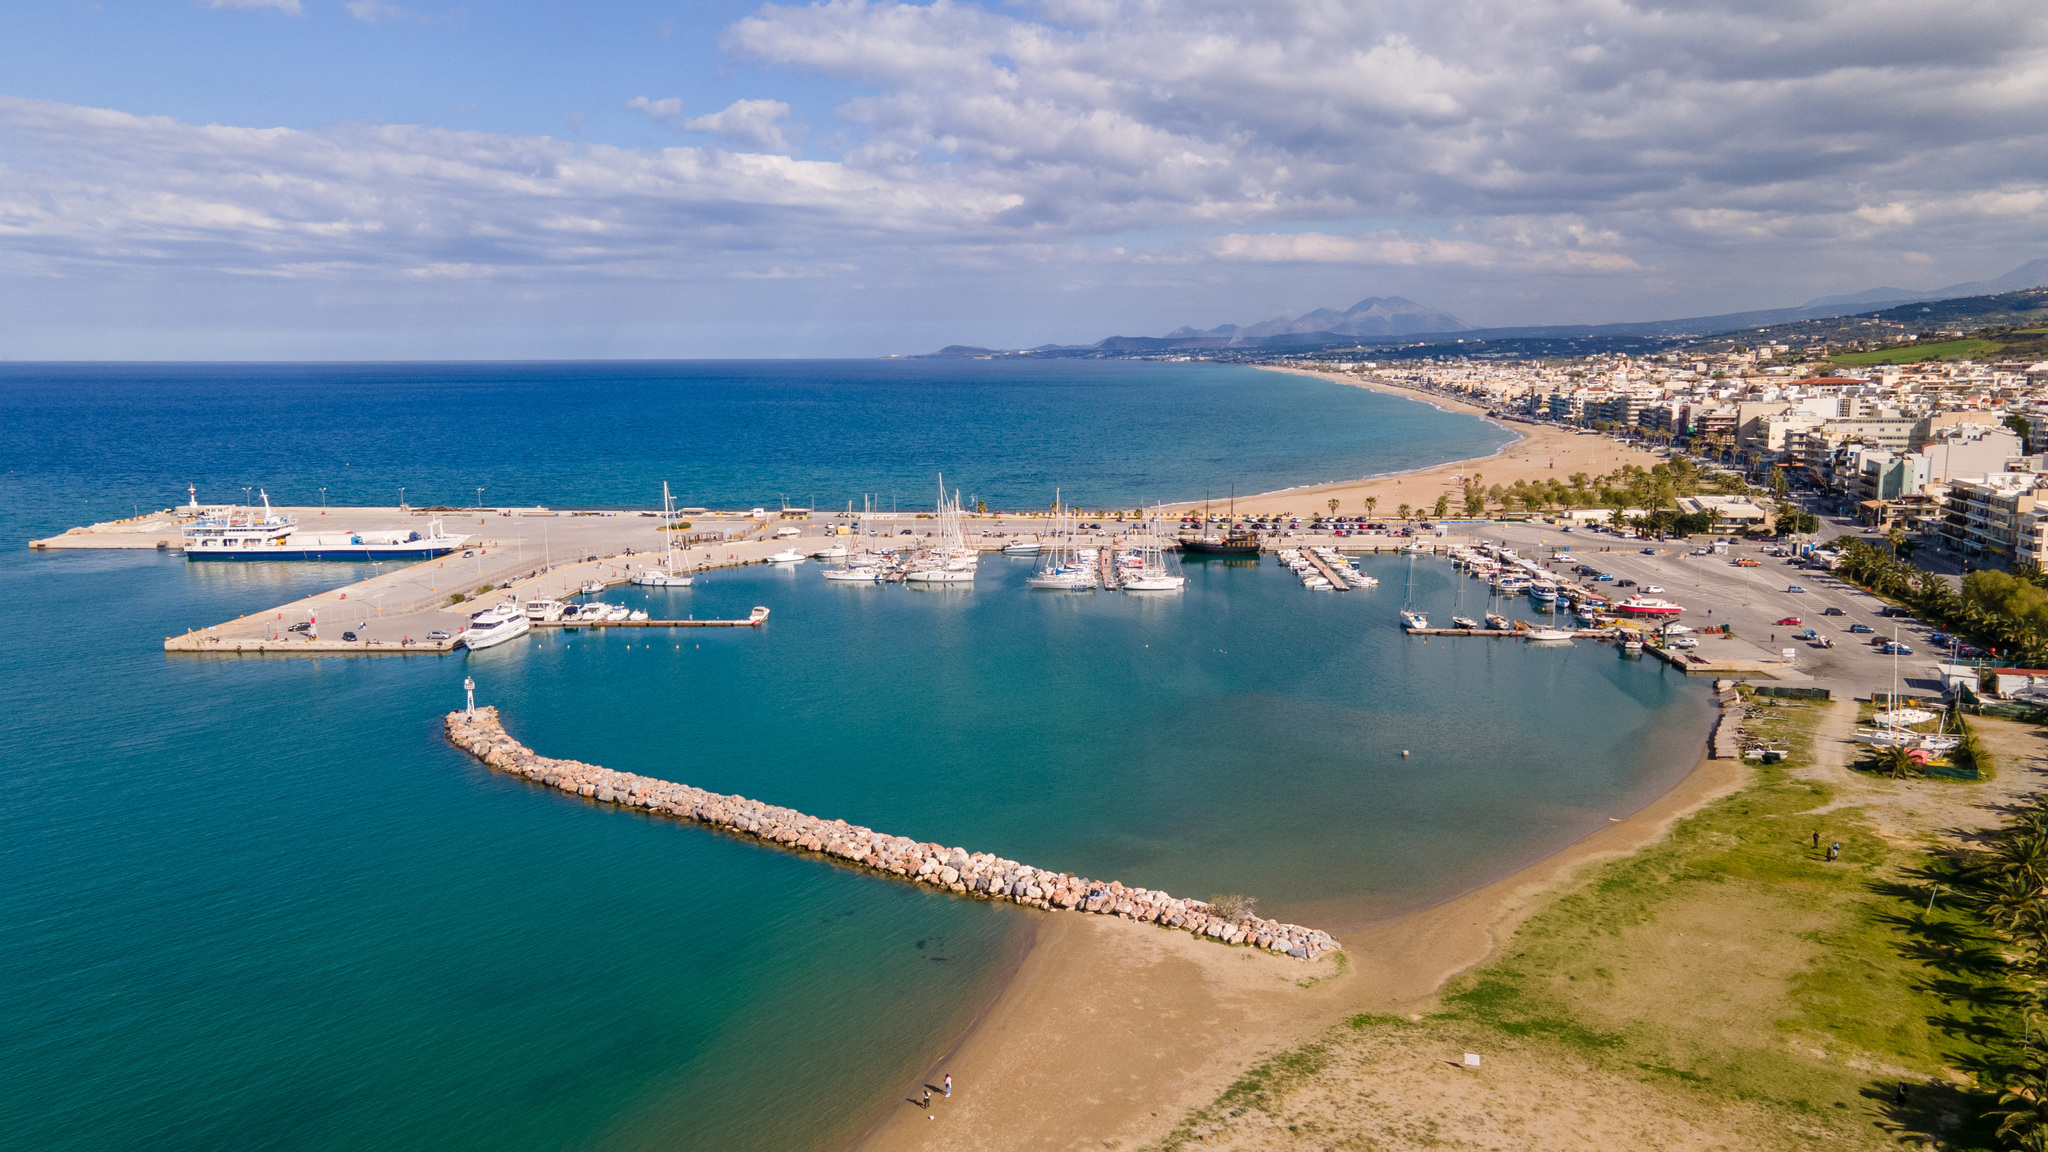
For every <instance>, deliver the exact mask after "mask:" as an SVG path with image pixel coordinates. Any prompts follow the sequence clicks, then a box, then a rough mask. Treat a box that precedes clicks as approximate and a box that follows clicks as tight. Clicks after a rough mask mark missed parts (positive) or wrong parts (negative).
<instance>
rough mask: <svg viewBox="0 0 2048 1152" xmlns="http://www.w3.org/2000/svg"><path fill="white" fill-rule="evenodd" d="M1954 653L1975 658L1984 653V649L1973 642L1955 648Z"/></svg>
mask: <svg viewBox="0 0 2048 1152" xmlns="http://www.w3.org/2000/svg"><path fill="white" fill-rule="evenodd" d="M1956 655H1958V656H1968V657H1971V658H1973V659H1974V658H1975V657H1978V656H1982V655H1984V650H1983V649H1982V648H1979V647H1977V646H1976V645H1975V644H1964V645H1960V646H1959V647H1957V648H1956Z"/></svg>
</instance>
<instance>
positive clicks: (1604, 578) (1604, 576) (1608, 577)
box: [1593, 572, 1614, 584]
mask: <svg viewBox="0 0 2048 1152" xmlns="http://www.w3.org/2000/svg"><path fill="white" fill-rule="evenodd" d="M1612 579H1614V573H1612V572H1602V573H1601V574H1599V575H1598V576H1595V577H1593V582H1594V583H1596V584H1598V583H1601V582H1602V581H1608V580H1612Z"/></svg>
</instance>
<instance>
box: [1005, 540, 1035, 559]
mask: <svg viewBox="0 0 2048 1152" xmlns="http://www.w3.org/2000/svg"><path fill="white" fill-rule="evenodd" d="M1003 555H1005V556H1036V555H1038V541H1036V540H1018V541H1015V542H1013V543H1009V544H1005V545H1003Z"/></svg>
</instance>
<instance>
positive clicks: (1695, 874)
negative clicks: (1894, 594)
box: [1166, 701, 2012, 1148]
mask: <svg viewBox="0 0 2048 1152" xmlns="http://www.w3.org/2000/svg"><path fill="white" fill-rule="evenodd" d="M1779 703H1780V706H1778V707H1772V708H1768V709H1764V710H1761V712H1760V714H1759V715H1757V716H1754V717H1752V718H1750V719H1749V720H1747V721H1745V724H1744V727H1745V731H1747V732H1748V733H1749V734H1750V735H1752V736H1753V737H1756V738H1760V739H1764V740H1769V741H1772V742H1779V743H1783V744H1785V745H1787V746H1789V747H1790V748H1791V749H1792V753H1791V755H1790V756H1789V757H1788V758H1787V759H1786V760H1785V761H1784V762H1782V763H1781V764H1778V765H1773V766H1768V767H1755V768H1753V769H1752V770H1753V771H1754V772H1755V773H1756V776H1755V778H1754V783H1752V784H1751V785H1749V786H1748V787H1745V788H1743V789H1742V790H1741V791H1739V792H1736V793H1735V794H1733V795H1731V796H1729V797H1727V798H1725V799H1722V800H1719V801H1716V802H1714V803H1713V804H1710V805H1708V806H1707V807H1706V808H1704V809H1703V810H1701V811H1700V812H1699V813H1697V814H1695V815H1694V816H1692V817H1689V818H1688V819H1685V820H1683V821H1680V822H1679V823H1678V824H1677V825H1676V826H1675V827H1674V828H1673V830H1672V833H1671V835H1670V836H1668V837H1667V838H1666V839H1665V840H1664V841H1662V842H1661V843H1658V844H1656V845H1653V846H1650V847H1648V848H1645V849H1643V850H1642V851H1640V852H1638V853H1636V854H1635V855H1633V856H1630V857H1628V858H1626V859H1624V860H1620V861H1616V862H1614V863H1612V864H1608V865H1604V866H1602V867H1601V868H1599V869H1598V870H1597V871H1595V872H1594V873H1592V874H1591V875H1590V877H1589V878H1588V879H1587V880H1585V881H1583V882H1582V883H1580V884H1579V885H1578V886H1577V887H1576V888H1574V889H1573V890H1571V891H1569V892H1568V893H1566V894H1565V895H1563V896H1561V897H1559V898H1558V899H1557V900H1555V901H1554V902H1553V903H1552V904H1550V905H1549V906H1548V907H1546V908H1544V909H1542V910H1541V911H1539V912H1538V913H1536V914H1535V915H1534V916H1532V917H1530V918H1529V919H1528V920H1527V921H1525V922H1524V923H1523V925H1522V926H1521V927H1520V928H1518V929H1517V930H1516V932H1515V934H1514V936H1513V937H1512V938H1511V939H1510V941H1509V942H1508V944H1507V946H1506V948H1505V949H1504V951H1503V953H1502V955H1501V956H1500V957H1499V958H1498V959H1497V960H1495V961H1494V962H1492V963H1490V964H1487V965H1485V966H1484V967H1481V968H1479V969H1476V970H1474V971H1473V972H1470V973H1468V974H1466V975H1465V976H1463V977H1461V978H1460V979H1458V980H1456V981H1454V982H1453V983H1452V984H1451V986H1450V987H1448V988H1447V989H1446V990H1445V993H1444V996H1443V997H1442V1002H1441V1008H1440V1009H1439V1011H1438V1012H1437V1013H1436V1014H1434V1015H1432V1016H1430V1017H1428V1018H1427V1019H1426V1020H1425V1021H1424V1022H1423V1023H1420V1024H1417V1023H1411V1022H1409V1021H1406V1020H1401V1019H1397V1018H1391V1017H1377V1016H1375V1017H1358V1018H1356V1019H1354V1020H1351V1021H1347V1022H1346V1024H1345V1025H1343V1026H1340V1027H1338V1028H1335V1029H1332V1030H1331V1031H1330V1032H1329V1033H1327V1034H1326V1035H1325V1036H1323V1037H1322V1038H1321V1039H1319V1040H1318V1041H1315V1042H1313V1043H1311V1044H1308V1045H1305V1046H1303V1047H1302V1048H1299V1049H1296V1050H1294V1051H1293V1052H1290V1053H1285V1054H1283V1055H1282V1056H1277V1057H1274V1058H1272V1059H1270V1060H1268V1061H1266V1062H1264V1063H1262V1064H1261V1065H1259V1066H1258V1067H1257V1068H1255V1069H1253V1070H1252V1071H1251V1072H1250V1073H1247V1075H1246V1076H1245V1077H1244V1078H1243V1079H1241V1080H1240V1081H1239V1082H1238V1083H1237V1084H1234V1085H1232V1086H1231V1088H1230V1089H1228V1090H1226V1091H1225V1093H1224V1094H1223V1095H1222V1096H1221V1097H1220V1098H1219V1099H1218V1100H1217V1101H1216V1102H1215V1103H1214V1104H1213V1105H1211V1106H1210V1107H1209V1108H1206V1109H1203V1110H1201V1111H1199V1112H1197V1113H1195V1114H1193V1115H1191V1116H1190V1117H1188V1119H1187V1121H1185V1122H1184V1123H1183V1124H1182V1125H1181V1126H1180V1127H1179V1128H1178V1129H1176V1131H1175V1133H1174V1136H1173V1137H1172V1138H1169V1140H1168V1141H1167V1143H1166V1146H1167V1147H1179V1146H1182V1145H1184V1144H1186V1143H1188V1142H1189V1141H1200V1140H1201V1139H1202V1138H1203V1136H1205V1135H1207V1134H1210V1133H1213V1132H1217V1131H1219V1130H1223V1129H1228V1128H1230V1127H1231V1126H1232V1124H1231V1121H1232V1119H1233V1118H1234V1117H1237V1116H1239V1115H1242V1114H1243V1113H1245V1112H1246V1111H1248V1110H1259V1111H1262V1112H1266V1113H1275V1112H1277V1111H1278V1110H1279V1108H1280V1107H1281V1104H1282V1102H1283V1098H1284V1097H1285V1095H1286V1094H1287V1092H1288V1091H1289V1090H1290V1089H1292V1088H1294V1087H1297V1086H1299V1085H1302V1084H1304V1083H1307V1082H1310V1081H1313V1080H1314V1079H1315V1078H1316V1077H1317V1076H1318V1075H1319V1074H1320V1073H1321V1072H1322V1070H1323V1069H1325V1068H1327V1067H1329V1066H1330V1065H1331V1064H1332V1062H1333V1060H1338V1059H1340V1058H1341V1057H1342V1056H1343V1054H1344V1051H1345V1047H1344V1046H1345V1037H1346V1035H1347V1033H1363V1032H1367V1031H1372V1032H1377V1033H1379V1034H1381V1035H1384V1034H1386V1033H1387V1032H1388V1031H1389V1030H1406V1029H1422V1030H1426V1031H1434V1032H1442V1033H1444V1035H1445V1037H1446V1038H1448V1037H1449V1036H1450V1035H1454V1034H1465V1033H1469V1032H1470V1031H1471V1030H1472V1029H1474V1028H1477V1029H1480V1030H1481V1031H1482V1032H1486V1031H1490V1032H1493V1033H1495V1034H1497V1035H1498V1036H1500V1037H1502V1041H1503V1043H1504V1044H1520V1045H1535V1046H1539V1047H1551V1048H1552V1050H1554V1051H1557V1052H1558V1053H1559V1055H1560V1056H1566V1055H1568V1056H1569V1057H1571V1058H1574V1059H1577V1060H1581V1061H1584V1062H1585V1063H1587V1064H1590V1065H1592V1066H1594V1067H1598V1068H1602V1069H1606V1070H1608V1071H1611V1072H1616V1073H1619V1074H1622V1075H1624V1076H1627V1077H1630V1078H1632V1079H1635V1080H1637V1081H1640V1082H1645V1083H1647V1084H1651V1085H1661V1086H1662V1087H1661V1088H1659V1089H1657V1090H1659V1091H1670V1092H1679V1093H1684V1094H1688V1095H1691V1094H1706V1095H1708V1096H1710V1097H1714V1098H1718V1099H1721V1100H1724V1101H1742V1102H1746V1103H1748V1104H1750V1105H1754V1106H1761V1107H1764V1108H1767V1109H1769V1110H1770V1111H1771V1112H1772V1113H1773V1114H1774V1115H1776V1116H1778V1117H1779V1118H1780V1119H1781V1121H1782V1123H1783V1124H1784V1125H1785V1129H1786V1131H1788V1132H1796V1131H1799V1130H1801V1128H1802V1126H1810V1125H1815V1124H1818V1125H1820V1126H1821V1127H1823V1128H1827V1129H1830V1130H1834V1131H1837V1132H1839V1131H1841V1130H1842V1127H1841V1126H1843V1125H1848V1126H1851V1127H1860V1130H1861V1131H1863V1132H1865V1133H1869V1132H1870V1131H1871V1128H1870V1125H1872V1124H1878V1125H1881V1126H1883V1127H1887V1128H1890V1129H1892V1130H1893V1131H1894V1132H1897V1133H1901V1134H1903V1133H1907V1132H1917V1133H1921V1134H1924V1135H1933V1134H1935V1133H1937V1132H1939V1133H1940V1134H1941V1136H1942V1145H1941V1146H1942V1147H1945V1148H1950V1147H1953V1148H1973V1147H1988V1146H1990V1138H1989V1134H1988V1131H1987V1130H1980V1129H1982V1125H1980V1124H1977V1123H1976V1122H1974V1121H1965V1122H1964V1123H1963V1124H1962V1125H1961V1126H1960V1127H1958V1126H1957V1124H1956V1121H1955V1120H1953V1119H1947V1120H1945V1119H1944V1117H1952V1116H1961V1117H1973V1116H1975V1115H1976V1114H1977V1113H1978V1112H1979V1111H1981V1110H1982V1109H1983V1108H1984V1107H1986V1106H1987V1098H1986V1097H1985V1096H1983V1095H1981V1094H1977V1093H1974V1092H1972V1091H1971V1090H1969V1089H1967V1088H1958V1087H1956V1086H1955V1085H1954V1084H1953V1083H1952V1082H1950V1081H1949V1080H1948V1079H1947V1078H1946V1077H1947V1070H1949V1069H1957V1070H1961V1071H1963V1072H1965V1073H1979V1072H1986V1071H1989V1070H1991V1069H1993V1068H1995V1067H1996V1065H1997V1061H1998V1059H1999V1057H1998V1055H1997V1053H1998V1050H1999V1045H2000V1043H2001V1042H2002V1037H2003V1036H2005V1035H2007V1034H2009V1032H2010V1031H2011V1028H2012V1021H2011V1019H2009V1017H2010V1015H2011V1011H2012V1010H2011V1008H2010V1001H2009V998H2008V996H2007V993H2006V992H2005V990H2004V988H2003V986H2002V985H2000V984H1999V983H1998V982H1997V973H1998V966H1997V965H1996V964H1995V963H1993V962H1992V959H1991V952H1990V949H1991V942H1990V941H1989V940H1988V939H1987V938H1986V937H1985V936H1984V935H1983V934H1982V932H1981V929H1980V928H1979V927H1978V926H1977V925H1976V924H1975V922H1974V921H1973V920H1972V919H1970V918H1969V917H1967V916H1965V915H1960V914H1958V913H1957V911H1955V910H1952V909H1949V908H1946V907H1943V906H1941V905H1940V902H1939V901H1937V905H1936V907H1935V909H1934V911H1933V913H1932V914H1931V915H1929V914H1927V913H1926V912H1925V907H1926V902H1927V899H1928V895H1929V893H1930V891H1932V885H1933V884H1934V883H1936V882H1939V881H1941V880H1942V879H1943V877H1944V876H1946V875H1947V874H1948V872H1949V871H1950V870H1951V869H1952V867H1953V865H1952V863H1951V862H1950V861H1949V860H1948V858H1946V857H1943V856H1936V855H1932V854H1930V853H1928V852H1925V851H1921V850H1918V849H1914V848H1910V847H1902V846H1900V845H1898V844H1897V843H1894V842H1892V841H1888V840H1886V839H1884V838H1881V837H1879V836H1878V835H1877V834H1876V833H1875V832H1874V831H1873V829H1872V828H1871V827H1870V825H1869V824H1868V823H1867V822H1866V821H1865V820H1863V819H1862V817H1861V815H1860V813H1859V812H1858V811H1856V810H1853V809H1845V810H1836V811H1831V812H1826V813H1820V812H1817V810H1818V809H1821V808H1824V807H1826V806H1827V805H1828V804H1829V803H1830V802H1831V801H1832V800H1833V799H1834V793H1833V790H1832V789H1830V788H1828V787H1826V786H1824V785H1822V784H1820V783H1817V782H1814V781H1811V780H1807V779H1804V778H1802V777H1801V776H1800V775H1798V773H1799V771H1800V769H1801V768H1802V767H1803V766H1806V765H1808V764H1810V763H1811V762H1812V756H1813V747H1814V741H1813V732H1814V728H1815V726H1816V722H1817V720H1818V718H1819V715H1820V713H1821V709H1820V708H1818V707H1815V706H1813V705H1809V704H1805V703H1803V702H1796V701H1783V702H1779ZM1815 832H1818V833H1819V834H1820V837H1819V842H1820V845H1821V847H1820V848H1815V846H1814V837H1813V834H1814V833H1815ZM1831 842H1839V843H1840V844H1841V845H1842V858H1841V859H1840V860H1839V861H1836V862H1832V863H1831V862H1828V861H1826V860H1825V859H1824V850H1825V847H1826V846H1827V845H1828V844H1829V843H1831ZM1930 846H1931V845H1930ZM1509 1037H1512V1038H1514V1039H1513V1040H1512V1041H1509V1040H1508V1039H1507V1038H1509ZM1902 1073H1903V1074H1904V1075H1905V1076H1906V1077H1907V1078H1908V1079H1911V1080H1913V1081H1915V1082H1916V1083H1917V1084H1918V1085H1919V1086H1918V1087H1916V1088H1915V1089H1914V1090H1913V1093H1912V1096H1911V1101H1910V1103H1909V1104H1908V1105H1907V1106H1905V1107H1897V1106H1894V1105H1892V1103H1891V1101H1890V1094H1891V1090H1892V1087H1893V1086H1894V1085H1895V1084H1896V1083H1897V1082H1898V1080H1899V1077H1900V1075H1901V1074H1902ZM1767 1143H1769V1144H1770V1145H1771V1146H1774V1147H1776V1146H1787V1145H1785V1144H1784V1143H1783V1142H1782V1141H1775V1140H1774V1141H1764V1140H1758V1141H1756V1144H1755V1146H1758V1147H1762V1146H1765V1145H1766V1144H1767ZM1796 1143H1797V1142H1796V1141H1795V1146H1796Z"/></svg>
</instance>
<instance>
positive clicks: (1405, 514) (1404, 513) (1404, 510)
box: [1400, 504, 1408, 520]
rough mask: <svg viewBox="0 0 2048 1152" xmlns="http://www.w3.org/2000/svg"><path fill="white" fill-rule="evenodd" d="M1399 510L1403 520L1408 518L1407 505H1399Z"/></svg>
mask: <svg viewBox="0 0 2048 1152" xmlns="http://www.w3.org/2000/svg"><path fill="white" fill-rule="evenodd" d="M1400 511H1401V519H1403V520H1406V519H1408V506H1407V505H1406V504H1403V505H1401V509H1400Z"/></svg>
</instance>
